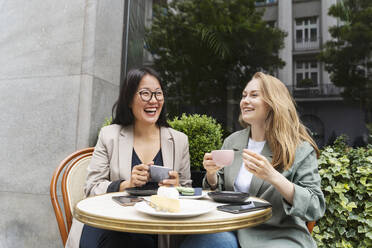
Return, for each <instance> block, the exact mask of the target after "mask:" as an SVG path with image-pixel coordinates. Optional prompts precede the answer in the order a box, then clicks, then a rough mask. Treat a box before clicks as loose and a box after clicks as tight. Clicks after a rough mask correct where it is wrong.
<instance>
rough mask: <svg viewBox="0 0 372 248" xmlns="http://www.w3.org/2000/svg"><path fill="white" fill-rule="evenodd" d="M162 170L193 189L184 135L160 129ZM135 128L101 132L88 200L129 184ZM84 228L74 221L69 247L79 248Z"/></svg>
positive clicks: (108, 128)
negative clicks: (120, 183) (118, 182)
mask: <svg viewBox="0 0 372 248" xmlns="http://www.w3.org/2000/svg"><path fill="white" fill-rule="evenodd" d="M160 145H161V151H162V157H163V166H164V167H167V168H172V169H173V170H175V171H177V172H178V174H179V177H180V184H181V185H183V186H191V180H190V155H189V142H188V138H187V136H186V135H185V134H184V133H181V132H179V131H176V130H174V129H172V128H167V127H161V128H160ZM132 151H133V126H127V127H123V126H121V125H116V124H114V125H110V126H106V127H104V128H102V129H101V131H100V134H99V138H98V141H97V145H96V147H95V149H94V153H93V156H92V159H91V161H90V164H89V166H88V176H87V181H86V184H85V187H84V192H85V195H86V196H94V195H100V194H105V193H106V191H107V188H108V186H109V185H110V183H111V182H113V181H116V180H119V179H124V180H129V179H130V175H131V167H132ZM82 228H83V224H82V223H81V222H79V221H77V220H75V219H73V224H72V227H71V231H70V233H69V237H68V240H67V242H66V246H65V247H68V248H78V247H79V243H80V236H81V231H82Z"/></svg>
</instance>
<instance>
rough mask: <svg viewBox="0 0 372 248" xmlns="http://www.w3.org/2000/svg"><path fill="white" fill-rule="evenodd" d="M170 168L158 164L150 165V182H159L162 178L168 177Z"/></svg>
mask: <svg viewBox="0 0 372 248" xmlns="http://www.w3.org/2000/svg"><path fill="white" fill-rule="evenodd" d="M171 170H172V169H171V168H165V167H163V166H159V165H151V166H150V182H156V183H158V182H161V181H163V180H164V179H169V172H170V171H171Z"/></svg>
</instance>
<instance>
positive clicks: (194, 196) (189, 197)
mask: <svg viewBox="0 0 372 248" xmlns="http://www.w3.org/2000/svg"><path fill="white" fill-rule="evenodd" d="M206 195H207V192H204V191H203V192H202V193H201V195H181V194H180V199H200V198H204V197H205V196H206Z"/></svg>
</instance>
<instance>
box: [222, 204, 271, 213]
mask: <svg viewBox="0 0 372 248" xmlns="http://www.w3.org/2000/svg"><path fill="white" fill-rule="evenodd" d="M269 207H271V204H270V203H268V202H257V201H249V202H245V203H244V204H229V205H221V206H218V207H217V209H218V210H220V211H224V212H229V213H233V214H239V213H245V212H251V211H255V210H260V209H265V208H269Z"/></svg>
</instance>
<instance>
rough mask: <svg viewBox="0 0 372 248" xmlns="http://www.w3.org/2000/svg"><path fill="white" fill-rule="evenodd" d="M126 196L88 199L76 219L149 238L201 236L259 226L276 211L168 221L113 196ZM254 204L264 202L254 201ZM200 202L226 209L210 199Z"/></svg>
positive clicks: (216, 213)
mask: <svg viewBox="0 0 372 248" xmlns="http://www.w3.org/2000/svg"><path fill="white" fill-rule="evenodd" d="M125 194H126V193H124V192H119V193H109V194H105V195H100V196H94V197H89V198H86V199H84V200H82V201H80V202H79V203H78V204H76V206H75V211H74V217H75V218H76V219H77V220H79V221H81V222H83V223H85V224H87V225H90V226H94V227H98V228H103V229H109V230H115V231H122V232H132V233H149V234H201V233H216V232H225V231H232V230H237V229H241V228H246V227H251V226H255V225H259V224H261V223H263V222H265V221H267V220H269V219H270V218H271V215H272V209H271V208H266V209H263V210H257V211H253V212H246V213H240V214H232V213H226V212H222V211H218V210H217V209H214V210H212V211H211V212H209V213H206V214H203V215H199V216H195V217H188V218H164V217H157V216H151V215H148V214H145V213H141V212H139V211H137V210H136V209H135V208H134V207H133V206H127V207H124V206H121V205H119V204H117V203H116V202H114V201H113V200H112V199H111V198H112V196H119V195H125ZM250 200H256V201H264V200H262V199H258V198H254V197H251V198H250ZM198 201H208V204H214V205H215V206H216V207H217V206H218V205H223V204H221V203H217V202H214V201H213V200H211V199H209V197H208V196H206V197H205V198H203V199H199V200H198Z"/></svg>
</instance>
